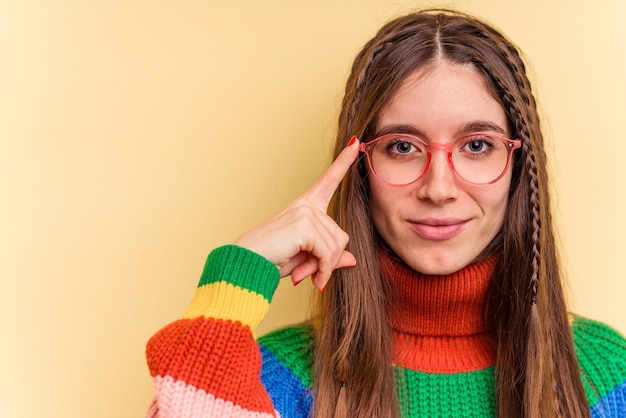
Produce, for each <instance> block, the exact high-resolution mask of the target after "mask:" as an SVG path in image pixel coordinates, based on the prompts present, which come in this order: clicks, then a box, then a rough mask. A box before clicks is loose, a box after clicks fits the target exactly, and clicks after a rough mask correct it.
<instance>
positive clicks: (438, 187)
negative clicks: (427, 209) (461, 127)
mask: <svg viewBox="0 0 626 418" xmlns="http://www.w3.org/2000/svg"><path fill="white" fill-rule="evenodd" d="M418 184H419V188H418V191H417V195H418V197H419V198H420V199H422V200H429V201H431V202H432V203H434V204H436V205H442V204H444V203H447V202H451V201H454V200H456V199H457V198H458V196H459V188H458V184H457V178H456V175H455V174H454V171H453V170H452V166H451V165H450V163H449V162H448V153H447V152H446V150H443V149H439V150H436V151H435V150H433V151H432V157H431V161H430V167H429V168H428V171H426V173H425V174H424V177H422V178H421V179H420V180H419V181H418Z"/></svg>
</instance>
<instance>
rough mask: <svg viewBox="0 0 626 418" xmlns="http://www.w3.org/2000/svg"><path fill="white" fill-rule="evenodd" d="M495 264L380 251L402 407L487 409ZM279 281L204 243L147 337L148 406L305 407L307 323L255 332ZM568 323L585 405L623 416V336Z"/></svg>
mask: <svg viewBox="0 0 626 418" xmlns="http://www.w3.org/2000/svg"><path fill="white" fill-rule="evenodd" d="M494 264H495V260H492V259H489V260H486V261H484V262H481V263H476V264H473V265H471V266H468V267H467V268H465V269H464V270H462V271H460V272H457V273H455V274H453V275H450V276H438V277H436V278H433V277H428V276H422V275H419V274H417V273H415V272H414V271H412V270H410V269H409V268H408V267H406V266H404V265H403V263H401V262H397V261H395V260H394V259H393V257H391V256H388V255H387V256H381V267H382V271H383V274H384V275H385V277H386V279H387V280H390V283H391V285H392V289H394V291H395V293H396V295H397V296H398V298H399V299H398V301H397V303H396V305H397V306H400V309H399V310H398V311H397V312H395V313H393V312H392V313H391V315H392V316H391V324H392V328H393V333H394V346H395V347H396V349H395V353H394V363H395V365H394V367H395V369H396V375H397V376H399V380H398V391H399V399H400V407H401V410H402V412H403V413H402V415H403V416H404V417H434V416H439V417H490V416H492V417H495V415H496V412H495V389H494V388H495V384H494V364H495V353H494V351H493V349H492V347H491V345H490V344H489V336H490V332H491V330H490V329H489V327H488V326H485V325H484V324H483V323H482V321H481V320H480V318H481V306H482V299H483V297H484V292H485V291H486V286H487V282H488V280H489V278H490V276H491V273H492V271H493V267H494ZM278 281H279V273H278V270H277V269H276V267H275V266H274V265H272V264H271V263H270V262H269V261H267V260H266V259H264V258H263V257H261V256H259V255H257V254H255V253H253V252H250V251H248V250H246V249H243V248H240V247H237V246H233V245H228V246H224V247H220V248H218V249H216V250H214V251H213V252H212V253H211V254H210V255H209V258H208V260H207V263H206V266H205V269H204V272H203V275H202V278H201V280H200V283H199V285H198V289H197V291H196V294H195V296H194V298H193V301H192V302H191V305H190V307H189V309H188V310H187V312H186V314H185V315H184V317H183V319H180V320H178V321H175V322H173V323H171V324H169V325H168V326H166V327H165V328H163V329H161V330H160V331H159V332H157V333H156V334H155V335H154V336H153V337H152V338H151V339H150V341H149V342H148V346H147V359H148V366H149V368H150V372H151V374H152V376H153V378H154V384H155V387H156V397H155V400H154V402H153V403H152V405H151V406H150V409H149V411H148V414H147V416H148V417H150V418H156V417H159V418H174V417H176V418H182V417H197V418H200V417H203V418H205V417H251V418H252V417H255V418H265V417H275V416H280V417H308V416H310V412H311V409H312V403H313V393H312V391H311V387H312V383H311V361H312V353H311V345H312V340H313V336H312V330H311V329H310V328H309V327H306V326H298V327H289V328H284V329H281V330H278V331H275V332H272V333H270V334H269V335H267V336H264V337H262V338H260V339H259V340H258V341H257V340H256V339H255V338H254V336H253V331H254V329H255V328H256V327H257V326H258V324H259V323H260V321H261V320H262V319H263V318H264V316H265V314H266V312H267V310H268V308H269V304H270V301H271V299H272V296H273V293H274V291H275V289H276V287H277V285H278ZM572 329H573V333H574V342H575V349H576V354H577V356H578V361H579V363H580V366H581V377H582V381H583V384H584V387H585V390H586V393H587V400H588V402H589V405H590V409H591V416H592V417H594V418H595V417H598V418H599V417H626V340H625V339H624V337H622V336H621V335H620V334H619V333H617V332H616V331H614V330H612V329H611V328H609V327H607V326H606V325H603V324H600V323H598V322H594V321H591V320H588V319H583V318H575V319H574V320H573V323H572ZM400 376H401V378H400Z"/></svg>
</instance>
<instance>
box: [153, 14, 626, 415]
mask: <svg viewBox="0 0 626 418" xmlns="http://www.w3.org/2000/svg"><path fill="white" fill-rule="evenodd" d="M350 138H352V139H350ZM357 138H358V139H357ZM335 155H336V160H335V162H334V163H333V164H332V165H331V167H330V168H329V169H328V170H327V171H326V173H325V174H324V175H323V176H322V178H321V179H320V180H319V181H318V182H317V183H316V184H315V185H314V186H313V187H312V188H311V189H310V190H309V191H307V192H306V193H305V194H304V195H303V196H302V197H301V198H300V199H297V200H296V201H294V202H293V203H292V204H290V205H289V206H288V207H287V208H286V209H285V210H283V211H282V212H281V213H279V214H277V215H276V216H275V217H273V218H271V219H270V220H268V221H267V222H265V223H263V224H261V225H259V226H258V227H256V228H254V229H252V230H251V231H248V232H247V233H245V234H244V235H243V236H242V237H241V238H240V239H239V240H238V241H237V242H235V243H234V244H235V245H228V246H224V247H221V248H218V249H216V250H214V251H213V252H212V253H211V255H210V256H209V259H208V261H207V264H206V266H205V271H204V273H203V276H202V279H201V280H200V284H199V286H198V290H197V292H196V295H195V297H194V300H193V301H192V303H191V305H190V308H189V310H188V311H187V313H186V315H185V317H184V319H181V320H179V321H176V322H174V323H172V324H170V325H169V326H167V327H165V328H164V329H162V330H161V331H159V332H158V333H157V334H155V336H154V337H153V338H152V339H151V340H150V342H149V343H148V349H147V356H148V363H149V366H150V370H151V373H152V376H153V377H154V379H155V384H156V388H157V390H156V393H157V396H156V399H155V402H154V403H153V404H152V406H151V408H150V412H149V416H154V417H156V416H159V417H174V416H176V417H179V416H194V417H209V416H275V415H276V416H277V415H280V416H282V417H287V416H289V417H291V416H303V417H306V416H315V417H331V416H336V417H399V416H406V417H414V416H425V417H426V416H465V417H483V416H498V417H518V416H524V417H552V416H555V417H557V416H560V417H588V416H598V417H602V416H606V417H617V416H626V412H624V411H626V401H625V399H626V341H625V340H624V338H623V337H622V336H620V335H619V334H618V333H616V332H615V331H612V330H611V329H610V328H608V327H606V326H605V325H602V324H599V323H596V322H593V321H590V320H587V319H583V318H573V317H568V314H567V310H566V306H565V301H564V297H563V291H562V288H561V275H560V272H559V266H558V260H557V254H556V248H555V243H554V237H553V231H552V221H551V215H550V203H549V194H548V181H547V178H546V162H545V154H544V149H543V138H542V134H541V130H540V126H539V118H538V115H537V109H536V105H535V101H534V98H533V95H532V92H531V87H530V84H529V81H528V79H527V77H526V74H525V68H524V64H523V62H522V60H521V59H520V56H519V53H518V50H517V49H516V47H515V46H513V45H512V44H511V43H510V42H509V41H508V40H507V39H506V38H505V37H503V36H502V35H501V34H499V33H498V32H497V31H495V30H494V29H492V28H491V27H489V26H488V25H486V24H484V23H482V22H480V21H477V20H476V19H474V18H472V17H469V16H466V15H462V14H459V13H455V12H450V11H438V10H434V11H423V12H418V13H414V14H411V15H408V16H405V17H401V18H398V19H396V20H394V21H392V22H390V23H388V24H387V25H385V26H384V27H383V28H382V29H381V30H380V31H379V33H378V34H377V35H376V36H375V37H374V38H373V39H372V40H371V41H370V42H368V43H367V44H366V45H365V47H364V48H363V49H362V51H361V52H360V53H359V54H358V56H357V57H356V59H355V62H354V64H353V67H352V72H351V74H350V76H349V79H348V81H347V85H346V92H345V96H344V100H343V105H342V110H341V114H340V118H339V129H338V133H337V142H336V152H335ZM359 156H360V158H359ZM355 161H356V163H355ZM327 210H328V215H327V214H326V212H327ZM288 275H291V279H292V280H293V282H294V284H298V283H300V282H301V281H302V280H303V279H305V278H306V277H308V276H311V279H312V281H313V283H314V284H315V285H316V286H317V287H318V288H319V289H320V290H321V291H322V293H321V297H320V300H319V312H318V314H317V315H316V316H315V317H314V319H313V320H312V321H311V323H310V324H304V325H301V326H297V327H290V328H286V329H282V330H278V331H275V332H273V333H271V334H269V335H268V336H265V337H263V338H261V339H260V340H259V341H258V342H257V341H255V340H254V337H253V335H252V331H253V330H254V329H255V327H256V326H257V325H258V323H259V322H260V321H261V320H262V318H263V316H264V315H265V312H266V311H267V308H268V306H269V303H270V301H271V298H272V295H273V292H274V290H275V288H276V286H277V283H278V280H279V278H280V277H285V276H288ZM259 353H260V355H259Z"/></svg>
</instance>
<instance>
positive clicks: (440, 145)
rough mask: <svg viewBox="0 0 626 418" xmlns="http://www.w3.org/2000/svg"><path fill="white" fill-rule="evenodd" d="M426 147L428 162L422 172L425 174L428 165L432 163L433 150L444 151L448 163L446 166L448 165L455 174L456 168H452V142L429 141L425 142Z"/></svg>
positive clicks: (428, 167) (428, 168)
mask: <svg viewBox="0 0 626 418" xmlns="http://www.w3.org/2000/svg"><path fill="white" fill-rule="evenodd" d="M427 149H428V154H429V155H428V161H429V163H428V164H427V166H426V169H425V170H424V174H426V172H427V171H429V170H430V166H431V165H432V163H433V160H434V158H433V153H434V152H435V151H439V150H441V151H445V152H446V161H447V163H448V166H449V167H450V169H451V170H452V172H453V173H454V174H455V175H456V169H455V168H454V163H453V162H452V151H453V149H454V142H430V143H429V144H427Z"/></svg>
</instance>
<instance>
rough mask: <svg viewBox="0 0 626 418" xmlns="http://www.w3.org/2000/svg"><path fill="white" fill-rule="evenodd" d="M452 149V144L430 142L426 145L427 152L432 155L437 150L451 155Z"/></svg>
mask: <svg viewBox="0 0 626 418" xmlns="http://www.w3.org/2000/svg"><path fill="white" fill-rule="evenodd" d="M453 149H454V142H431V143H429V144H428V151H429V152H430V153H431V154H432V153H433V152H435V151H437V150H444V151H446V152H447V153H448V155H449V154H452V150H453Z"/></svg>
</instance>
